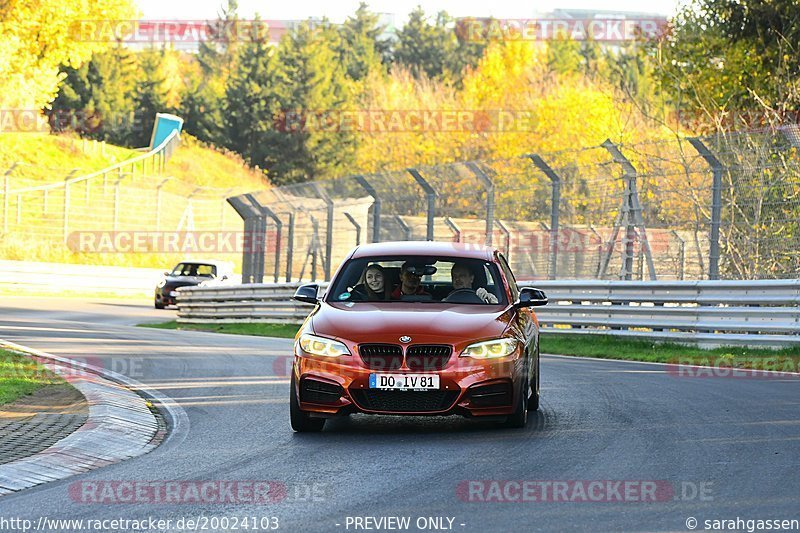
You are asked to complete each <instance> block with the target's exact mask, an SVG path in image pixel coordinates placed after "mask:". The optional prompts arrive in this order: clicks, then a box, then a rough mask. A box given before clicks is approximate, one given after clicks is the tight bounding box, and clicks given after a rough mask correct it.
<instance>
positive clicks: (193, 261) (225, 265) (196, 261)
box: [176, 259, 233, 269]
mask: <svg viewBox="0 0 800 533" xmlns="http://www.w3.org/2000/svg"><path fill="white" fill-rule="evenodd" d="M181 263H184V264H185V263H189V264H194V265H211V266H215V267H217V268H228V269H230V268H233V263H232V262H230V261H218V260H216V259H208V260H207V259H184V260H183V261H180V262H178V263H177V264H176V266H177V265H180V264H181Z"/></svg>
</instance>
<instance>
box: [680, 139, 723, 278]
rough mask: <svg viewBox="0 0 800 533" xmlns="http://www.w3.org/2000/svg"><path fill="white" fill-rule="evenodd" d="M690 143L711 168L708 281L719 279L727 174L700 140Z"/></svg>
mask: <svg viewBox="0 0 800 533" xmlns="http://www.w3.org/2000/svg"><path fill="white" fill-rule="evenodd" d="M688 141H689V144H691V145H692V146H693V147H694V149H695V150H697V153H698V154H700V157H702V158H703V159H704V160H705V161H706V163H708V166H710V167H711V175H712V182H711V234H710V235H709V241H710V249H709V251H708V279H719V256H720V252H719V227H720V224H721V221H722V174H723V173H724V172H725V166H724V165H723V164H722V163H720V161H719V159H717V158H716V157H715V156H714V154H712V153H711V150H709V149H708V147H707V146H706V145H705V144H703V141H701V140H700V139H699V138H697V137H693V138H690V139H688Z"/></svg>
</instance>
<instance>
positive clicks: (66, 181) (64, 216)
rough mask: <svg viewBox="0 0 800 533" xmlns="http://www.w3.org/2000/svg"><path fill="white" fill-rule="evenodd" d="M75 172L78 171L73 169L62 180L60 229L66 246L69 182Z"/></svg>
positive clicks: (67, 237)
mask: <svg viewBox="0 0 800 533" xmlns="http://www.w3.org/2000/svg"><path fill="white" fill-rule="evenodd" d="M76 172H78V169H77V168H73V169H72V170H71V171H70V172H69V174H67V176H66V177H65V178H64V210H63V212H62V214H61V221H62V222H61V227H62V229H63V230H64V231H63V234H64V244H67V241H68V240H69V200H70V198H69V194H70V189H69V180H70V179H72V176H74V175H75V173H76Z"/></svg>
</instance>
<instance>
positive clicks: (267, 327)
mask: <svg viewBox="0 0 800 533" xmlns="http://www.w3.org/2000/svg"><path fill="white" fill-rule="evenodd" d="M139 326H140V327H143V328H157V329H179V330H188V331H211V332H214V333H232V334H234V335H255V336H258V337H279V338H282V339H293V338H294V336H295V334H296V333H297V330H298V328H299V327H300V326H299V325H297V324H268V323H264V324H261V323H250V324H178V322H177V321H175V320H170V321H169V322H162V323H158V324H139Z"/></svg>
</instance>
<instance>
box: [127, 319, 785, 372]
mask: <svg viewBox="0 0 800 533" xmlns="http://www.w3.org/2000/svg"><path fill="white" fill-rule="evenodd" d="M140 326H142V327H149V328H160V329H181V330H192V331H211V332H217V333H234V334H239V335H257V336H263V337H281V338H289V339H291V338H294V336H295V333H297V328H298V326H296V325H293V324H178V323H177V322H176V321H175V320H172V321H170V322H164V323H161V324H140ZM540 342H541V344H540V350H541V352H542V353H546V354H558V355H574V356H582V357H596V358H598V359H618V360H623V361H645V362H650V363H677V364H684V365H701V366H714V367H732V368H750V369H755V370H775V371H780V372H798V370H800V347H794V348H783V349H780V350H771V349H769V348H748V347H744V346H733V347H723V348H713V349H705V348H698V347H696V346H684V345H682V344H674V343H662V342H652V341H646V340H638V339H620V338H617V337H614V336H613V335H591V336H588V335H569V334H566V335H563V334H559V335H548V334H547V333H545V334H542V336H541V341H540Z"/></svg>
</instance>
